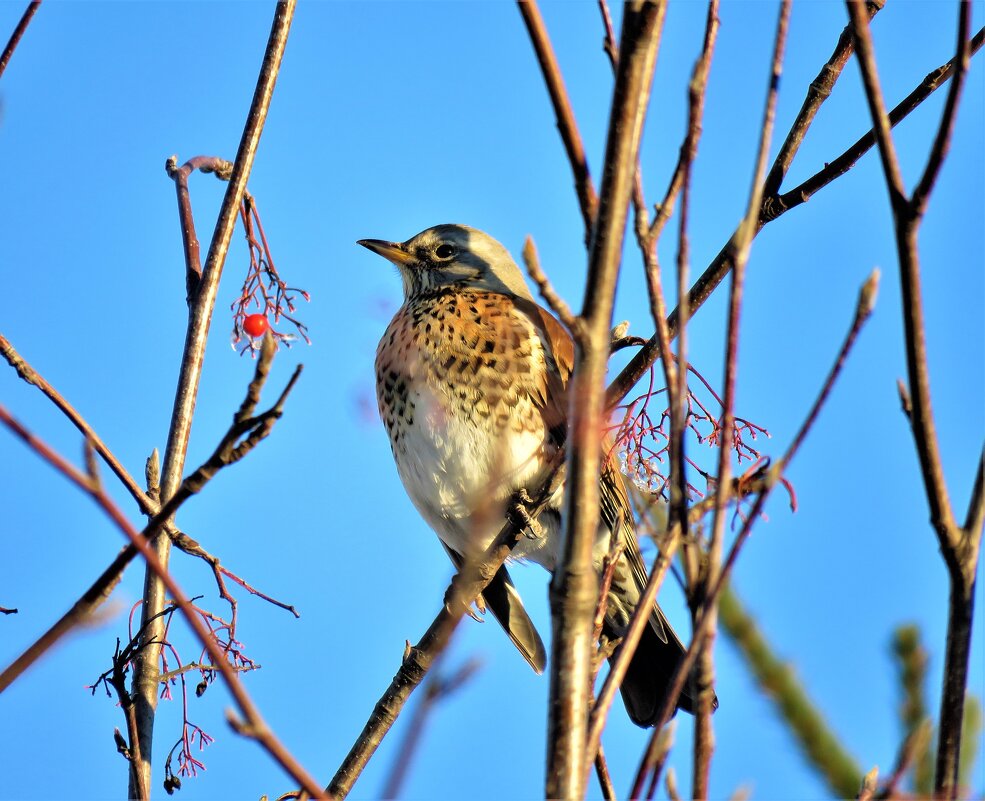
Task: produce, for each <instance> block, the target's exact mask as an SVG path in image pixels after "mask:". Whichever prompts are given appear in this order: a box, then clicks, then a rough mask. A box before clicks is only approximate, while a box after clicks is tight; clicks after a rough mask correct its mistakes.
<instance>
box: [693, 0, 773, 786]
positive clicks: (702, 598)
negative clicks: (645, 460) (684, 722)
mask: <svg viewBox="0 0 985 801" xmlns="http://www.w3.org/2000/svg"><path fill="white" fill-rule="evenodd" d="M790 7H791V2H790V0H784V1H783V3H782V4H781V6H780V13H779V16H778V19H777V26H776V36H775V40H774V46H773V58H772V62H771V71H770V78H769V84H768V87H767V92H766V103H765V108H764V111H763V122H762V125H761V128H760V139H759V149H758V153H757V156H756V162H755V164H756V166H755V171H754V174H753V179H752V186H751V188H750V191H749V201H748V204H747V210H746V216H745V219H744V220H743V222H742V224H741V225H740V227H739V235H738V236H737V237H736V238H735V239H734V240H733V248H734V255H733V257H732V262H733V267H732V286H731V292H730V293H729V313H728V329H727V334H726V349H725V376H724V379H723V384H724V391H723V393H722V432H721V439H720V442H719V451H718V485H717V487H716V493H715V497H716V503H715V515H714V521H713V523H712V535H711V544H710V546H709V549H708V554H707V562H706V567H705V570H704V572H703V576H704V578H703V581H702V582H701V583H700V585H698V586H696V587H695V590H696V592H695V593H694V595H695V596H696V597H695V602H694V605H693V606H692V608H693V609H695V610H697V609H699V608H700V618H701V623H702V633H703V635H704V637H703V639H704V643H703V645H702V647H701V651H700V653H699V654H698V659H697V672H696V681H697V688H698V699H697V700H698V704H697V706H698V709H697V719H696V721H695V726H694V785H693V786H694V795H695V797H696V798H708V797H709V795H708V782H709V777H710V772H711V755H712V751H713V749H714V736H713V734H712V724H711V713H712V710H713V700H714V697H715V693H714V684H715V665H714V651H713V649H714V644H715V636H716V630H717V625H718V606H717V604H716V603H715V602H714V601H713V600H711V599H710V598H709V597H708V594H709V593H708V590H709V589H710V588H711V587H713V586H714V585H715V584H716V583H717V582H718V581H719V580H720V573H721V560H722V551H723V549H724V543H725V519H726V517H727V515H728V508H727V504H728V483H729V480H730V478H731V472H732V437H733V432H734V426H735V412H734V407H735V386H736V378H737V376H738V353H739V330H740V314H741V309H742V293H743V290H744V288H745V270H746V264H747V262H748V259H749V251H750V248H751V247H752V240H753V237H754V236H755V232H756V227H757V224H758V222H759V210H760V208H761V207H762V197H763V182H764V179H765V175H766V160H767V158H768V157H769V147H770V142H771V141H772V138H773V122H774V118H775V115H776V103H777V95H778V93H779V92H778V90H779V84H780V75H781V73H782V71H783V54H784V49H785V46H786V40H787V24H788V22H789V19H790ZM698 617H699V615H698V614H697V612H696V613H695V633H696V636H697V630H698V629H697V618H698Z"/></svg>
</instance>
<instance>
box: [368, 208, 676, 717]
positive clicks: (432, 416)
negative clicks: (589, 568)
mask: <svg viewBox="0 0 985 801" xmlns="http://www.w3.org/2000/svg"><path fill="white" fill-rule="evenodd" d="M358 244H360V245H363V246H364V247H367V248H369V249H370V250H372V251H373V252H374V253H378V254H379V255H381V256H383V257H384V258H385V259H387V260H388V261H390V262H392V263H393V264H395V265H396V266H397V268H398V270H399V271H400V277H401V278H402V279H403V285H404V302H403V305H402V306H401V307H400V309H399V310H398V311H397V313H396V315H395V316H394V318H393V320H392V321H391V322H390V325H389V326H388V327H387V329H386V332H385V333H384V334H383V339H381V340H380V344H379V348H378V349H377V352H376V394H377V400H378V402H379V408H380V416H381V417H382V418H383V423H384V425H385V426H386V430H387V433H388V434H389V437H390V445H391V448H392V449H393V457H394V459H395V460H396V463H397V471H398V472H399V474H400V478H401V480H402V481H403V484H404V488H405V489H406V490H407V494H408V495H410V498H411V500H412V501H413V502H414V505H415V506H416V507H417V510H418V511H419V512H420V513H421V515H422V516H423V517H424V519H425V520H426V521H427V523H428V525H430V526H431V528H433V529H434V531H435V532H436V533H437V535H438V537H439V539H440V540H441V542H442V544H443V545H444V546H445V549H446V550H447V551H448V554H449V555H450V556H451V558H452V561H453V562H454V563H455V564H456V566H458V567H460V566H461V565H462V564H463V563H464V562H465V561H466V560H469V559H476V558H478V557H480V556H481V555H482V554H483V552H484V551H485V549H486V548H487V547H488V546H489V545H490V544H491V543H492V541H493V539H495V537H496V535H497V534H498V533H499V531H500V529H501V528H502V525H503V522H504V518H503V514H505V504H506V503H507V502H508V501H509V500H510V499H511V498H514V497H516V495H517V493H519V492H525V491H528V490H529V491H530V492H531V493H532V492H536V491H537V490H538V489H539V486H540V484H541V482H543V480H544V479H545V478H546V466H547V464H548V463H549V462H550V459H551V456H552V455H553V454H554V453H555V452H556V451H557V449H558V448H560V447H562V446H563V444H564V437H565V430H566V429H565V416H566V409H567V399H566V397H565V388H566V385H567V383H568V378H569V376H570V374H571V368H572V364H573V360H574V347H573V343H572V340H571V337H570V336H569V334H568V332H567V331H566V330H565V329H564V327H563V326H562V325H561V324H560V323H559V322H558V321H557V320H556V319H555V318H554V317H553V316H552V315H551V314H550V313H549V312H548V311H547V310H545V309H543V308H541V307H540V306H538V305H537V304H536V303H535V302H534V300H533V298H532V297H531V295H530V292H529V290H528V289H527V286H526V283H525V281H524V278H523V274H522V273H521V272H520V268H519V267H517V265H516V263H515V262H514V261H513V259H512V258H511V257H510V254H509V253H508V252H507V251H506V249H505V248H504V247H503V246H502V245H501V244H500V243H499V242H497V241H496V240H495V239H493V238H492V237H490V236H488V235H487V234H484V233H483V232H482V231H478V230H476V229H475V228H469V227H467V226H464V225H438V226H435V227H434V228H429V229H428V230H426V231H422V232H421V233H419V234H417V235H416V236H414V237H411V238H410V239H408V240H407V241H406V242H387V241H383V240H380V239H361V240H359V243H358ZM623 481H624V479H623V477H622V475H621V474H620V473H619V472H618V469H617V468H615V467H613V466H612V465H611V464H607V465H606V466H605V467H604V468H603V472H602V477H601V510H602V519H601V522H600V525H599V532H598V538H597V540H596V546H595V551H594V554H595V565H596V569H600V568H601V565H602V560H603V558H604V556H605V555H606V554H607V553H608V551H609V540H610V536H611V533H612V532H611V529H612V528H613V527H615V526H617V525H619V523H618V521H622V530H621V531H620V532H619V535H620V536H621V537H622V539H623V541H624V543H625V549H624V551H623V553H622V556H621V558H620V561H619V563H618V564H617V566H616V570H615V574H614V577H613V581H612V588H611V590H610V591H609V596H608V601H607V607H606V614H605V621H604V625H603V633H604V634H605V635H606V636H608V637H609V638H610V639H614V638H617V637H620V636H622V634H623V633H624V632H625V629H626V626H627V625H628V622H629V618H630V615H632V613H633V610H634V609H635V608H636V604H637V602H638V601H639V598H640V594H641V593H642V590H643V587H644V585H645V583H646V575H647V574H646V568H645V567H644V564H643V559H642V556H641V555H640V550H639V544H638V542H637V539H636V533H635V530H634V527H633V515H632V511H631V509H630V504H629V498H628V496H627V493H626V487H625V485H624V483H623ZM562 492H563V485H562V486H561V487H560V488H559V489H558V490H557V491H556V492H555V493H554V495H553V496H552V497H551V499H550V500H549V502H548V505H547V507H546V509H545V510H544V511H543V512H542V513H541V514H540V515H539V517H538V518H537V521H536V523H537V525H535V526H534V528H536V529H538V531H537V532H536V534H535V535H534V536H531V537H521V538H520V541H519V542H518V543H517V545H516V547H515V548H514V550H513V553H512V557H511V558H512V559H529V560H530V561H533V562H537V563H538V564H541V565H543V566H544V567H545V568H547V569H548V570H553V569H554V566H555V564H556V563H557V560H558V555H559V552H560V540H561V531H560V525H561V521H560V511H561V505H562ZM491 504H500V506H498V507H497V508H498V509H499V512H500V513H499V515H498V516H497V515H496V514H490V506H491ZM483 598H484V601H485V605H486V606H487V607H488V608H489V609H490V610H491V611H492V613H493V615H494V616H495V618H496V619H497V620H498V621H499V623H500V624H501V625H502V626H503V628H504V629H505V631H506V633H507V634H508V635H509V637H510V639H511V640H512V641H513V643H514V645H516V647H517V649H519V651H520V653H521V654H522V655H523V657H524V658H525V659H526V660H527V662H529V663H530V666H531V667H532V668H533V669H534V670H535V671H537V672H538V673H540V672H542V671H543V669H544V665H545V662H546V654H545V651H544V644H543V642H542V641H541V639H540V636H539V635H538V633H537V630H536V628H535V627H534V625H533V623H532V621H531V620H530V618H529V616H528V615H527V612H526V610H525V609H524V607H523V602H522V601H521V600H520V596H519V594H518V593H517V591H516V589H515V588H514V586H513V582H512V581H511V580H510V576H509V573H508V572H507V570H506V566H505V565H504V566H503V567H501V568H500V570H499V572H498V573H497V574H496V576H495V578H494V579H493V581H492V582H491V583H490V584H489V586H488V587H487V588H486V589H485V591H484V592H483ZM649 622H650V625H649V626H647V627H646V629H645V630H644V635H643V637H642V639H641V641H640V644H639V647H638V648H637V650H636V654H635V655H634V657H633V659H632V661H631V663H630V666H629V670H628V672H627V674H626V678H625V680H624V681H623V684H622V696H623V700H624V701H625V704H626V709H627V711H628V712H629V716H630V718H632V720H633V722H634V723H636V724H637V725H640V726H652V725H654V724H655V723H656V722H657V721H656V720H655V718H656V715H657V713H658V706H659V705H660V704H661V702H662V701H663V696H664V693H665V690H666V688H667V684H668V682H669V680H670V678H671V676H672V674H673V672H674V669H675V668H676V666H677V664H678V661H679V660H680V659H681V656H682V654H683V653H684V648H683V646H682V645H681V641H680V640H679V639H678V637H677V635H676V634H675V633H674V630H673V629H672V628H671V626H670V623H669V622H668V621H667V619H666V618H665V617H664V614H663V612H662V611H661V610H660V607H659V606H656V605H654V607H653V610H652V613H651V615H650V621H649ZM688 684H689V685H690V682H688ZM677 706H678V707H679V708H681V709H684V710H686V711H688V712H693V711H694V706H695V696H694V692H693V688H691V687H685V689H684V691H683V693H682V694H681V696H680V697H679V698H678V700H677Z"/></svg>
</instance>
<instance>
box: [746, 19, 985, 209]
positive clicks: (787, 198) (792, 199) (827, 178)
mask: <svg viewBox="0 0 985 801" xmlns="http://www.w3.org/2000/svg"><path fill="white" fill-rule="evenodd" d="M982 44H985V28H982V29H980V30H979V31H978V33H976V34H975V36H974V38H973V39H972V40H971V50H970V55H975V53H977V52H978V51H979V50H981V48H982ZM954 65H955V59H951V60H950V61H948V62H946V63H945V64H942V65H941V66H939V67H937V69H935V70H932V71H931V72H930V73H928V74H927V75H926V76H925V77H924V79H923V80H922V81H921V82H920V83H919V84H918V85H917V86H916V88H915V89H914V90H913V91H912V92H910V94H908V95H907V96H906V97H905V98H903V100H901V101H900V102H899V103H897V104H896V106H895V107H894V108H893V110H892V111H890V112H889V124H890V126H892V127H894V128H895V127H896V126H897V125H899V123H900V122H902V121H903V120H904V119H906V117H907V116H909V114H910V113H911V112H912V111H914V110H915V109H916V108H918V107H919V106H920V104H921V103H923V101H924V100H926V99H927V98H928V97H930V95H931V94H933V93H934V92H936V91H937V90H938V89H940V88H941V87H942V86H944V84H945V83H947V81H948V80H950V78H951V76H952V75H953V74H954ZM875 143H876V135H875V131H874V130H871V129H870V130H869V132H868V133H867V134H865V135H864V136H862V137H861V138H860V139H858V140H857V141H856V142H855V144H853V145H852V146H851V147H850V148H848V149H847V150H846V151H845V152H844V153H842V154H841V155H839V156H837V157H836V158H834V159H831V160H830V161H828V162H826V163H825V165H824V168H823V169H821V170H819V171H818V172H816V173H815V174H814V175H812V176H811V177H810V178H808V179H807V180H806V181H804V182H803V183H801V184H800V185H798V186H796V187H794V188H793V189H791V190H790V191H789V192H785V193H784V194H782V195H780V196H779V197H777V198H775V199H774V200H773V201H772V202H771V201H770V198H769V197H767V198H766V205H765V206H764V208H763V215H764V216H765V217H767V218H768V219H776V217H778V216H780V215H781V214H784V213H785V212H787V211H789V210H790V209H792V208H795V207H797V206H799V205H800V204H801V203H806V202H807V201H808V200H810V198H811V197H812V196H813V195H814V194H816V193H817V192H818V191H819V190H821V189H823V188H824V187H825V186H827V185H828V184H829V183H831V182H832V181H833V180H835V178H838V177H840V176H842V175H844V174H845V173H846V172H848V171H849V170H850V169H851V168H852V167H854V166H855V163H856V162H857V161H858V160H859V159H860V158H861V157H862V156H863V155H865V153H867V152H868V151H869V149H870V148H872V146H873V145H875Z"/></svg>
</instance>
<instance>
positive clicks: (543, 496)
mask: <svg viewBox="0 0 985 801" xmlns="http://www.w3.org/2000/svg"><path fill="white" fill-rule="evenodd" d="M560 457H561V454H560V453H559V454H558V455H557V456H556V457H555V459H554V461H553V463H552V464H551V465H549V466H548V470H547V472H548V477H547V479H546V480H545V483H544V486H543V487H542V488H541V490H540V492H538V493H537V495H536V496H535V498H534V500H533V503H532V504H531V505H529V506H526V507H524V513H523V514H522V515H516V516H513V515H510V516H509V517H508V519H507V522H506V524H505V525H504V526H503V528H502V529H501V530H500V532H499V534H498V535H497V537H496V539H495V540H494V541H493V542H492V544H491V545H490V546H489V548H488V549H486V552H485V553H484V554H483V555H482V556H481V557H480V558H479V559H478V560H475V561H472V562H466V563H465V564H464V565H462V568H461V569H460V570H459V571H458V573H456V574H455V576H454V577H453V578H452V582H451V585H450V586H449V587H448V589H447V591H446V592H445V602H444V605H443V607H442V609H441V611H440V612H439V613H438V615H437V617H435V619H434V621H433V622H432V623H431V625H430V626H429V627H428V630H427V631H426V632H425V633H424V636H423V637H421V639H420V641H419V642H418V643H417V645H415V646H413V647H411V646H410V644H409V643H408V646H407V649H406V650H405V651H404V658H403V660H402V661H401V664H400V669H399V670H398V671H397V674H396V675H395V676H394V677H393V681H392V682H390V686H389V687H387V689H386V691H385V692H384V693H383V695H382V696H381V697H380V700H379V701H378V702H377V703H376V706H375V707H374V708H373V712H372V713H371V714H370V716H369V720H368V721H367V722H366V725H365V726H364V727H363V730H362V732H360V734H359V737H358V738H357V739H356V742H355V743H354V744H353V746H352V748H351V749H350V750H349V753H348V754H347V755H346V758H345V760H344V761H343V762H342V765H341V766H340V767H339V769H338V770H337V771H336V773H335V776H334V777H333V778H332V781H331V783H330V784H329V785H328V787H327V788H326V792H327V793H330V794H331V795H332V796H334V797H335V798H338V799H340V801H341V799H344V798H345V797H346V796H347V795H348V794H349V791H350V790H352V787H353V785H354V784H355V782H356V780H357V779H358V778H359V776H360V775H361V774H362V772H363V770H364V768H365V767H366V765H367V763H368V762H369V760H370V759H371V758H372V756H373V754H374V753H376V749H377V748H379V746H380V743H381V742H383V738H384V737H385V736H386V733H387V732H388V731H389V730H390V728H391V727H392V726H393V724H394V722H395V721H396V719H397V716H398V715H399V714H400V712H401V710H402V709H403V706H404V704H405V703H406V702H407V699H408V698H409V697H410V695H411V693H412V692H413V691H414V690H415V689H416V688H417V686H418V685H419V684H420V683H421V681H422V680H423V679H424V676H425V675H426V674H427V672H428V670H429V669H430V668H431V667H432V665H434V663H435V661H436V660H437V658H438V656H439V655H440V654H441V653H442V652H443V651H444V649H445V648H446V647H447V645H448V643H449V642H450V640H451V636H452V634H453V633H454V632H455V629H456V627H457V626H458V624H459V622H460V621H461V619H462V618H463V617H464V616H465V615H466V614H470V612H469V610H470V608H471V606H472V604H473V602H474V601H475V599H476V598H477V597H478V596H479V595H480V593H482V591H483V590H484V589H485V587H486V585H487V584H488V583H489V582H490V581H492V579H493V577H495V575H496V572H497V571H498V570H499V568H500V566H501V565H502V564H503V563H504V562H505V561H506V559H507V558H508V557H509V555H510V552H511V551H512V550H513V547H514V545H515V544H516V542H517V539H518V537H520V536H522V531H523V529H524V526H525V525H526V521H527V520H529V519H537V517H538V516H539V515H540V512H541V511H542V510H543V509H544V508H545V507H546V506H547V502H548V501H549V500H550V498H551V497H552V496H553V494H554V492H555V491H556V490H557V488H558V487H559V486H560V483H561V480H562V475H563V469H561V459H560ZM511 511H512V510H511Z"/></svg>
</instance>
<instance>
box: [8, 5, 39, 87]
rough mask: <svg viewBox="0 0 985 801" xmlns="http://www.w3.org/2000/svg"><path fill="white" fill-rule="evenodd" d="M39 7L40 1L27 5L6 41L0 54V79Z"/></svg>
mask: <svg viewBox="0 0 985 801" xmlns="http://www.w3.org/2000/svg"><path fill="white" fill-rule="evenodd" d="M40 6H41V0H31V2H30V3H28V4H27V8H25V9H24V13H23V14H22V15H21V18H20V21H19V22H18V23H17V27H16V28H14V32H13V33H12V34H10V39H8V40H7V45H6V47H4V49H3V53H0V77H2V76H3V72H4V70H5V69H7V65H8V64H9V63H10V59H11V57H12V56H13V55H14V51H15V50H16V49H17V45H19V44H20V41H21V39H22V38H23V36H24V32H25V31H26V30H27V26H28V25H30V24H31V20H32V19H33V17H34V15H35V14H36V13H37V11H38V8H40Z"/></svg>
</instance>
